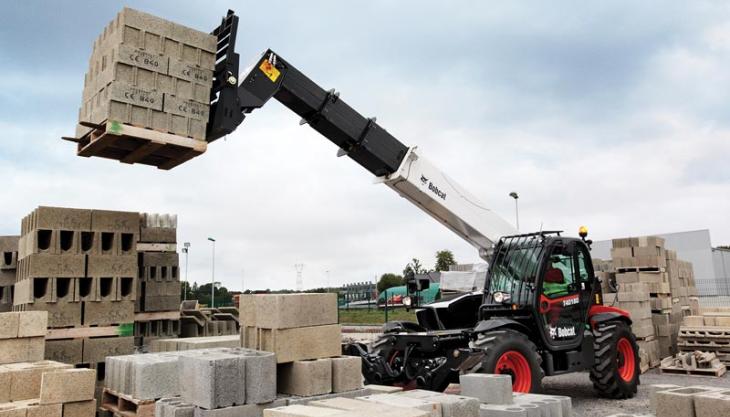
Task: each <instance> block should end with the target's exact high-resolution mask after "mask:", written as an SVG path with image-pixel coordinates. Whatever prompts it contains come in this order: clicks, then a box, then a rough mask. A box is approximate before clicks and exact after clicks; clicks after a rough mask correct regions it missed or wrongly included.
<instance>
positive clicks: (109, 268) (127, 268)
mask: <svg viewBox="0 0 730 417" xmlns="http://www.w3.org/2000/svg"><path fill="white" fill-rule="evenodd" d="M88 258H89V261H88V269H87V275H86V276H90V277H136V276H137V269H138V267H137V256H136V255H134V254H130V255H119V256H109V255H88Z"/></svg>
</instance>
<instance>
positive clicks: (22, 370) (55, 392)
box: [0, 311, 96, 417]
mask: <svg viewBox="0 0 730 417" xmlns="http://www.w3.org/2000/svg"><path fill="white" fill-rule="evenodd" d="M47 324H48V313H47V312H45V311H29V312H6V313H0V415H7V416H18V417H24V416H28V417H30V416H33V417H93V416H94V415H95V412H96V402H95V401H94V381H95V379H96V378H95V374H96V373H95V372H94V371H93V370H88V369H73V366H72V365H70V364H64V363H60V362H54V361H46V360H43V354H44V349H45V335H46V331H47Z"/></svg>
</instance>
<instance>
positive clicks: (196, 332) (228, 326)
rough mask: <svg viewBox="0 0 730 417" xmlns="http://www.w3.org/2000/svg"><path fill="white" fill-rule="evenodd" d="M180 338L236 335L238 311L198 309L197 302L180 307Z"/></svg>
mask: <svg viewBox="0 0 730 417" xmlns="http://www.w3.org/2000/svg"><path fill="white" fill-rule="evenodd" d="M180 320H181V333H180V336H181V337H213V336H227V335H238V334H239V332H240V330H239V327H240V325H239V319H238V309H236V308H235V307H221V308H200V306H199V305H198V304H197V301H195V300H192V301H186V302H183V303H182V304H181V306H180Z"/></svg>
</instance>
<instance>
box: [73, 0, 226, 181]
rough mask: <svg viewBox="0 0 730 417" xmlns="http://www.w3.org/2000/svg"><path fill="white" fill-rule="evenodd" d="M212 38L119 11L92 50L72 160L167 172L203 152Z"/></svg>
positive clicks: (213, 47) (143, 15)
mask: <svg viewBox="0 0 730 417" xmlns="http://www.w3.org/2000/svg"><path fill="white" fill-rule="evenodd" d="M216 44H217V38H216V36H214V35H211V34H209V33H205V32H200V31H198V30H194V29H191V28H188V27H185V26H182V25H179V24H176V23H173V22H170V21H167V20H164V19H161V18H159V17H156V16H152V15H149V14H147V13H142V12H139V11H137V10H133V9H130V8H124V9H123V10H122V11H121V12H120V13H119V14H118V15H117V16H116V17H115V18H114V20H113V21H112V22H111V23H109V24H108V25H107V26H106V27H105V28H104V30H103V32H102V34H101V35H100V36H99V37H98V38H97V39H96V41H95V42H94V45H93V50H92V54H91V59H90V61H89V70H88V72H87V73H86V76H85V79H84V89H83V93H82V103H81V108H80V109H79V125H78V128H77V130H76V135H75V138H68V139H70V140H73V141H76V142H77V143H78V155H80V156H86V157H89V156H99V157H103V158H109V159H115V160H118V161H121V162H125V163H141V164H146V165H153V166H156V167H158V168H160V169H170V168H172V167H174V166H177V165H179V164H181V163H183V162H185V161H187V160H189V159H191V158H193V157H195V156H197V155H200V154H201V153H203V152H205V150H206V142H205V136H206V125H207V122H208V113H209V110H210V91H211V89H212V86H213V70H214V68H215V57H216V52H217V51H216Z"/></svg>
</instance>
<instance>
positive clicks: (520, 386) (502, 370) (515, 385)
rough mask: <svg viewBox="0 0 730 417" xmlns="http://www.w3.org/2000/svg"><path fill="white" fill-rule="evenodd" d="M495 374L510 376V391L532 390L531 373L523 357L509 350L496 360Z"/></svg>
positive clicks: (528, 364)
mask: <svg viewBox="0 0 730 417" xmlns="http://www.w3.org/2000/svg"><path fill="white" fill-rule="evenodd" d="M495 371H496V373H498V374H507V375H511V376H512V391H514V392H530V388H532V371H531V370H530V363H529V362H527V358H525V355H523V354H521V353H520V352H517V351H514V350H510V351H507V352H505V353H503V354H502V356H500V357H499V360H497V366H496V370H495Z"/></svg>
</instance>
